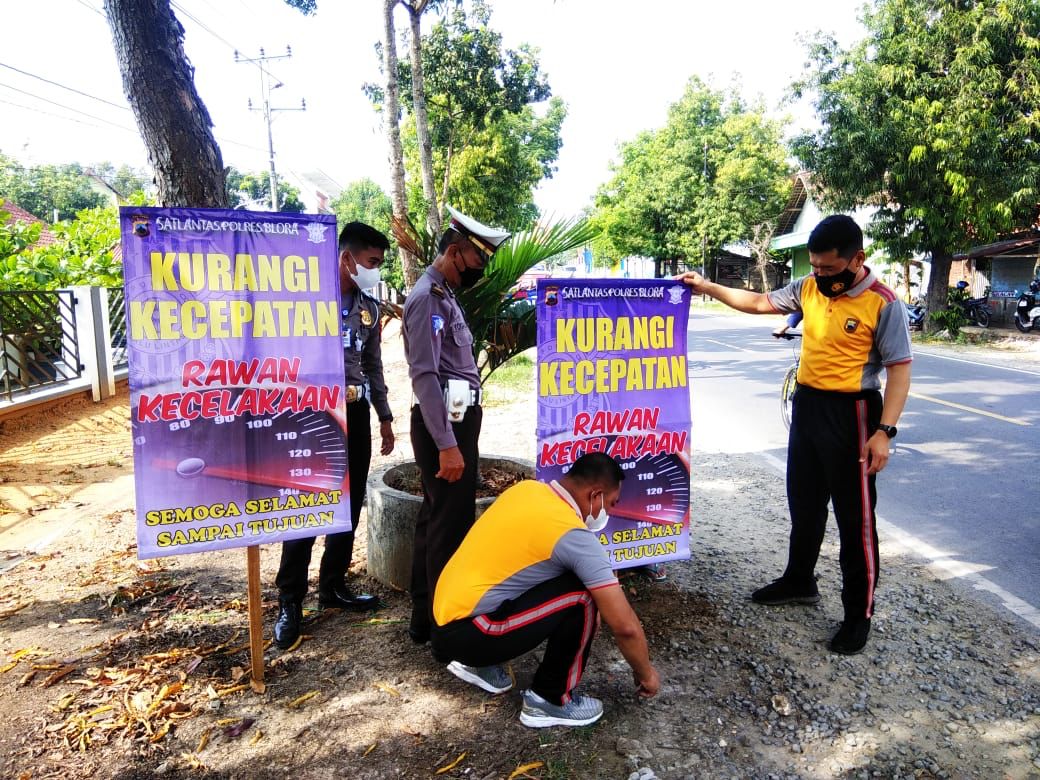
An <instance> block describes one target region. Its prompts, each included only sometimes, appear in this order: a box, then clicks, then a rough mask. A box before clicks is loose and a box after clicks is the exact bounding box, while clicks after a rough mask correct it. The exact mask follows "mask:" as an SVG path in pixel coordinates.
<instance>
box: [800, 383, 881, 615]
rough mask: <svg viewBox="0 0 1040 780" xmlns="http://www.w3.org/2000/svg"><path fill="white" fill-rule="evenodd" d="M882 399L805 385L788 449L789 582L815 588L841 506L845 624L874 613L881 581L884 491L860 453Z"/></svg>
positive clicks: (878, 415)
mask: <svg viewBox="0 0 1040 780" xmlns="http://www.w3.org/2000/svg"><path fill="white" fill-rule="evenodd" d="M881 405H882V402H881V394H880V393H879V392H877V391H865V392H862V393H830V392H824V391H820V390H815V389H813V388H810V387H805V386H802V385H799V387H798V390H797V392H795V395H794V405H793V409H792V416H791V435H790V438H789V440H788V445H787V504H788V507H789V509H790V511H791V543H790V549H789V553H788V562H787V571H785V572H784V578H785V579H787V580H789V581H791V582H793V583H801V584H806V585H808V584H809V583H811V582H812V581H813V571H814V570H815V568H816V561H817V559H818V558H819V555H820V546H821V545H822V544H823V535H824V531H825V530H826V527H827V502H828V501H830V502H831V504H832V505H833V507H834V516H835V518H836V519H837V522H838V533H839V538H840V543H841V551H840V554H839V562H840V564H841V579H842V588H841V603H842V606H843V607H844V608H845V619H846V620H860V619H864V618H869V617H870V616H871V615H872V614H873V612H874V588H875V587H876V585H877V581H878V563H879V560H878V541H877V517H876V515H875V513H874V510H875V507H876V506H877V488H876V486H875V479H874V475H872V474H871V475H868V474H867V464H866V463H860V462H859V455H860V451H861V450H862V448H863V445H864V444H865V443H866V441H867V439H868V438H870V436H871V434H873V433H874V431H875V430H877V425H878V422H879V421H880V419H881Z"/></svg>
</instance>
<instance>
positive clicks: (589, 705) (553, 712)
mask: <svg viewBox="0 0 1040 780" xmlns="http://www.w3.org/2000/svg"><path fill="white" fill-rule="evenodd" d="M601 717H603V702H601V701H600V700H599V699H594V698H592V697H591V696H574V697H573V698H572V699H571V700H570V701H569V702H567V704H562V705H561V704H553V703H551V702H547V701H546V700H545V699H543V698H542V697H541V696H539V695H538V694H537V693H535V692H534V691H524V704H523V707H522V708H521V709H520V722H521V723H523V724H524V725H525V726H530V727H531V728H535V729H540V728H545V727H546V726H588V725H589V724H590V723H595V722H596V721H597V720H599V719H600V718H601Z"/></svg>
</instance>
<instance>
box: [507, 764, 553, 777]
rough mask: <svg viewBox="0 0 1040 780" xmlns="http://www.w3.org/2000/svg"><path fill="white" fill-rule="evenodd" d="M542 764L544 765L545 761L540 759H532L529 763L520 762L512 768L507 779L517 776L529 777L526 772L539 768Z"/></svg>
mask: <svg viewBox="0 0 1040 780" xmlns="http://www.w3.org/2000/svg"><path fill="white" fill-rule="evenodd" d="M543 766H545V763H544V762H542V761H532V762H531V763H530V764H521V765H520V766H518V767H517V768H516V769H514V770H513V773H512V774H511V775H509V778H508V780H516V778H518V777H530V775H529V774H527V773H528V772H531V771H533V770H535V769H541V768H542V767H543Z"/></svg>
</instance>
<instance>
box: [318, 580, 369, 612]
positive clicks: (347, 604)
mask: <svg viewBox="0 0 1040 780" xmlns="http://www.w3.org/2000/svg"><path fill="white" fill-rule="evenodd" d="M318 606H319V607H321V608H322V609H349V610H353V611H354V612H367V611H368V610H371V609H379V598H378V597H377V596H373V595H371V594H370V593H352V592H351V591H350V589H349V588H347V587H346V586H345V585H343V586H339V587H335V588H333V589H332V590H330V591H322V592H320V593H318Z"/></svg>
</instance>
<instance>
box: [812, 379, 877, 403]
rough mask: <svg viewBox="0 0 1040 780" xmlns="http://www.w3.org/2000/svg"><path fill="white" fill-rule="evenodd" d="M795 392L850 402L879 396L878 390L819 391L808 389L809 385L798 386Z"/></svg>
mask: <svg viewBox="0 0 1040 780" xmlns="http://www.w3.org/2000/svg"><path fill="white" fill-rule="evenodd" d="M796 392H799V393H805V394H806V395H819V396H823V397H825V398H844V399H847V400H850V401H859V400H863V399H864V398H871V397H873V396H875V395H880V393H881V391H880V390H852V391H848V392H846V391H843V390H820V389H819V388H817V387H809V385H803V384H801V383H799V384H798V388H797V390H796Z"/></svg>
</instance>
